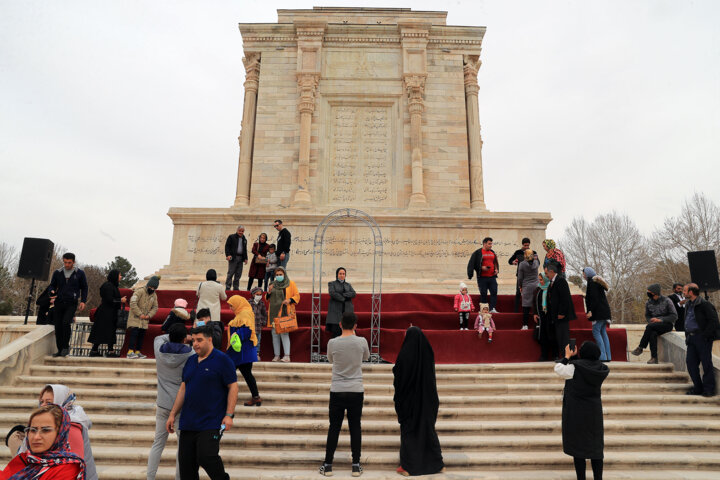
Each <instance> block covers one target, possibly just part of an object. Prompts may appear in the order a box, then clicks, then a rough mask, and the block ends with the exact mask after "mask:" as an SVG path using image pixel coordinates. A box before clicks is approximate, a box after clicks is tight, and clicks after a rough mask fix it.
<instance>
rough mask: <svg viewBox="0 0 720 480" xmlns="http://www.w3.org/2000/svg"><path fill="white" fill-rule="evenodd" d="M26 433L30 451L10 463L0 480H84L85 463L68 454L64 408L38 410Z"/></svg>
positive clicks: (0, 475)
mask: <svg viewBox="0 0 720 480" xmlns="http://www.w3.org/2000/svg"><path fill="white" fill-rule="evenodd" d="M26 431H27V439H28V447H29V450H28V451H26V452H23V453H21V454H19V455H17V456H16V457H15V458H13V459H12V460H11V461H10V463H9V464H8V465H7V467H5V470H2V471H1V472H0V480H35V479H42V480H85V478H86V477H85V462H84V461H83V459H82V458H80V457H79V456H77V455H75V454H74V453H72V452H70V444H69V442H68V436H69V433H70V415H69V414H68V413H67V412H66V411H65V410H64V409H63V408H61V407H60V406H58V405H55V404H49V405H45V406H42V407H40V408H38V409H37V410H35V411H34V412H33V413H32V414H31V415H30V420H29V421H28V427H27V428H26Z"/></svg>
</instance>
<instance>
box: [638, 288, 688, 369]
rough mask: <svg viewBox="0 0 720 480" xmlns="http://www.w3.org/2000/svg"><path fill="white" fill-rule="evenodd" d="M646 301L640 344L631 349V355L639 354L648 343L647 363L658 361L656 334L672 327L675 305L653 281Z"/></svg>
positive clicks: (665, 331) (675, 315)
mask: <svg viewBox="0 0 720 480" xmlns="http://www.w3.org/2000/svg"><path fill="white" fill-rule="evenodd" d="M647 296H648V301H647V303H645V320H647V322H648V323H647V325H645V333H644V334H643V336H642V338H641V339H640V345H638V347H637V348H636V349H635V350H633V351H632V352H630V353H632V354H633V355H636V356H638V355H640V354H642V353H643V349H645V348H647V346H648V344H650V360H648V363H658V356H657V339H658V335H663V334H665V333H667V332H669V331H671V330H672V329H673V326H674V325H675V320H677V318H678V316H677V312H676V311H675V306H674V305H673V303H672V300H670V299H669V298H668V297H665V296H662V295H660V284H659V283H653V284H652V285H650V286H649V287H648V288H647Z"/></svg>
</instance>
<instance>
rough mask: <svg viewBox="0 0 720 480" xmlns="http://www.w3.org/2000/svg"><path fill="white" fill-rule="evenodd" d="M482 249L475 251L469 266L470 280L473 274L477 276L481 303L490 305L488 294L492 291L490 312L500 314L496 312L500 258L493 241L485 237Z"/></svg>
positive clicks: (468, 274)
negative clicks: (494, 248)
mask: <svg viewBox="0 0 720 480" xmlns="http://www.w3.org/2000/svg"><path fill="white" fill-rule="evenodd" d="M482 243H483V246H482V248H480V249H478V250H475V252H473V254H472V256H471V257H470V261H469V262H468V266H467V276H468V280H472V277H473V273H476V274H477V284H478V289H479V290H480V301H481V302H482V303H488V300H487V292H488V290H490V302H489V303H490V312H491V313H498V312H497V310H495V306H496V305H497V290H498V284H497V276H498V274H499V273H500V264H499V263H498V256H497V254H496V253H495V252H494V251H493V249H492V246H493V239H492V238H490V237H485V238H484V239H483V242H482Z"/></svg>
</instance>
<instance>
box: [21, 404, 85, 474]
mask: <svg viewBox="0 0 720 480" xmlns="http://www.w3.org/2000/svg"><path fill="white" fill-rule="evenodd" d="M53 391H54V390H53ZM58 407H60V406H59V405H58ZM60 411H61V412H62V416H63V418H62V422H61V423H60V429H59V430H58V435H57V438H55V442H54V443H53V444H52V446H51V447H50V448H49V449H48V450H46V451H45V452H42V453H38V454H35V453H32V452H31V451H30V450H28V452H27V456H26V458H25V461H26V462H27V466H26V467H25V468H23V469H22V470H20V471H19V472H17V473H16V474H15V475H13V476H12V477H10V478H9V480H32V479H34V478H37V477H38V476H39V475H40V474H41V472H43V471H44V470H46V469H49V468H52V467H54V466H56V465H67V464H71V463H76V464H78V465H80V473H78V476H77V477H76V478H77V480H85V461H84V460H83V459H82V458H80V457H78V456H77V455H75V454H74V453H72V452H71V451H70V441H69V437H70V415H69V414H68V412H67V411H65V409H64V408H62V407H60Z"/></svg>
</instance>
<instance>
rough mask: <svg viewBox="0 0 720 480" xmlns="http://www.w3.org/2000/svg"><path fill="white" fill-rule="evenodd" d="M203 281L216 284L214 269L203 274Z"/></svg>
mask: <svg viewBox="0 0 720 480" xmlns="http://www.w3.org/2000/svg"><path fill="white" fill-rule="evenodd" d="M205 280H207V281H208V282H217V272H216V271H215V269H214V268H211V269H210V270H208V271H207V272H206V273H205Z"/></svg>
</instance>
